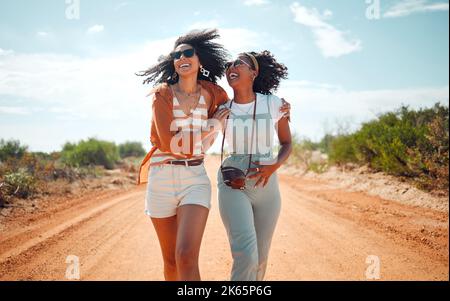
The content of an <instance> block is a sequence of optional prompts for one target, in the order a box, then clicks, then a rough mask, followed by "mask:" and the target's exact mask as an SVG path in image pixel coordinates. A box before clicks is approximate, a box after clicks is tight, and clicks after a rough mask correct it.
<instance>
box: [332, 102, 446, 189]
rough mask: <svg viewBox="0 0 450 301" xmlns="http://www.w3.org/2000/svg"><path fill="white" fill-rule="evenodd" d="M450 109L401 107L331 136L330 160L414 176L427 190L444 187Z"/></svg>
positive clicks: (435, 106) (439, 105)
mask: <svg viewBox="0 0 450 301" xmlns="http://www.w3.org/2000/svg"><path fill="white" fill-rule="evenodd" d="M448 114H449V108H448V106H443V105H441V104H439V103H436V104H435V105H434V106H433V107H432V108H427V109H419V110H412V109H409V108H408V107H407V106H402V107H401V108H400V109H398V110H396V111H394V112H388V113H384V114H381V115H380V116H378V118H377V119H376V120H372V121H370V122H366V123H364V124H363V125H362V127H361V128H360V130H358V131H356V132H355V133H353V134H348V135H341V136H336V137H333V138H332V139H331V143H330V149H329V151H328V154H329V158H330V160H331V163H335V164H345V163H350V162H353V163H358V164H368V165H369V166H370V167H371V168H372V169H374V170H377V171H383V172H386V173H388V174H391V175H395V176H403V177H410V178H413V179H414V180H415V181H416V182H417V183H419V186H421V187H422V188H426V189H429V190H431V189H447V191H448V187H447V186H448V167H449V166H448V163H449V159H448V158H449V117H448V116H449V115H448Z"/></svg>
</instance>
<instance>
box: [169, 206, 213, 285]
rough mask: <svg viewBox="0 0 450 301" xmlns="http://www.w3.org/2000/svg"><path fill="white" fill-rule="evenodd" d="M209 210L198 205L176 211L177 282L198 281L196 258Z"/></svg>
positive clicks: (183, 207) (181, 207) (198, 272)
mask: <svg viewBox="0 0 450 301" xmlns="http://www.w3.org/2000/svg"><path fill="white" fill-rule="evenodd" d="M208 213H209V209H208V208H206V207H204V206H200V205H189V204H187V205H182V206H180V207H178V209H177V223H178V230H177V239H176V247H175V259H176V264H177V272H178V277H179V278H178V280H194V281H198V280H201V279H200V271H199V267H198V257H199V253H200V245H201V242H202V237H203V232H204V230H205V226H206V221H207V219H208Z"/></svg>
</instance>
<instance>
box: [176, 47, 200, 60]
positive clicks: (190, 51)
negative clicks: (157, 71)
mask: <svg viewBox="0 0 450 301" xmlns="http://www.w3.org/2000/svg"><path fill="white" fill-rule="evenodd" d="M194 54H195V49H194V48H189V49H185V50H183V51H175V52H172V53H171V54H170V56H171V57H172V59H174V60H179V59H180V58H181V55H184V57H193V56H194Z"/></svg>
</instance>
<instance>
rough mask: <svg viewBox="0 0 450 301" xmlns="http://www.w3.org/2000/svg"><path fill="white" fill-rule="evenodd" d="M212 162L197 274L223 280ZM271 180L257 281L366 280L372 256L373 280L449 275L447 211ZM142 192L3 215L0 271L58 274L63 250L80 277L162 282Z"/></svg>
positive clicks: (225, 265)
mask: <svg viewBox="0 0 450 301" xmlns="http://www.w3.org/2000/svg"><path fill="white" fill-rule="evenodd" d="M218 164H219V161H218V159H217V158H216V157H208V158H207V170H208V174H209V176H210V178H211V180H212V184H213V202H212V204H213V207H212V209H211V213H210V216H209V219H208V224H207V227H206V231H205V235H204V238H203V244H202V249H201V254H200V269H201V274H202V278H203V279H204V280H227V279H228V277H229V273H230V267H231V255H230V251H229V246H228V241H227V237H226V233H225V230H224V227H223V225H222V221H221V219H220V215H219V212H218V206H217V198H216V196H217V190H216V181H215V180H216V171H217V168H218ZM280 187H281V192H282V212H281V215H280V219H279V222H278V225H277V229H276V232H275V235H274V239H273V244H272V249H271V254H270V258H269V265H268V269H267V273H266V279H267V280H366V279H367V278H366V271H367V270H368V269H369V270H370V268H369V267H370V266H371V263H370V260H369V261H367V262H366V260H368V256H370V255H374V256H377V257H376V258H378V260H379V264H380V265H379V267H380V275H379V276H380V279H381V280H394V279H395V280H448V279H449V275H448V256H449V255H448V213H445V212H439V211H434V210H430V209H424V208H419V207H411V206H407V205H403V204H400V203H397V202H392V201H386V200H383V199H381V198H378V197H373V196H368V195H366V194H364V193H361V192H347V191H343V190H339V189H336V188H334V187H333V186H332V185H330V184H329V183H324V182H317V181H311V180H305V179H302V178H296V177H292V176H287V175H280ZM144 193H145V185H141V186H140V187H136V188H134V189H131V190H128V191H124V192H122V193H117V192H114V193H112V192H110V193H108V192H104V193H100V194H99V193H98V192H92V193H89V194H87V195H86V196H84V197H83V198H81V199H77V200H76V201H68V202H65V203H62V204H59V205H55V208H52V210H48V211H47V212H41V213H37V214H36V215H33V217H32V218H30V217H23V218H22V219H19V220H16V221H13V222H11V223H10V224H8V225H7V226H6V228H4V229H3V230H2V232H1V233H0V279H1V280H23V279H36V280H41V279H43V280H46V279H49V280H50V279H57V280H64V279H66V278H65V273H66V269H67V266H68V264H67V263H66V258H67V256H68V255H75V256H78V258H79V262H80V273H81V280H163V271H162V259H161V254H160V249H159V244H158V241H157V239H156V234H155V232H154V229H153V227H152V225H151V222H150V220H149V218H148V217H146V216H145V215H144V213H143V208H144V207H143V206H144V203H143V202H144V201H143V200H144ZM369 258H370V257H369ZM371 275H374V274H371Z"/></svg>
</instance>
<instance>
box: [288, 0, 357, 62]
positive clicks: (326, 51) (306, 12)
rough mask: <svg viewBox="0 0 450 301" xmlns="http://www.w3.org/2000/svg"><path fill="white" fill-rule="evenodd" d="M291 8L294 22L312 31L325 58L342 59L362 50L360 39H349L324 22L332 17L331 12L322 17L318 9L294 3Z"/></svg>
mask: <svg viewBox="0 0 450 301" xmlns="http://www.w3.org/2000/svg"><path fill="white" fill-rule="evenodd" d="M290 8H291V11H292V13H293V14H294V21H295V22H297V23H299V24H302V25H304V26H306V27H308V28H310V29H311V30H312V32H313V34H314V37H315V42H316V45H317V46H318V47H319V49H320V50H321V52H322V55H323V56H325V57H340V56H343V55H346V54H350V53H352V52H355V51H360V50H361V49H362V46H361V41H360V40H359V39H354V38H349V37H348V33H346V32H343V31H341V30H338V29H337V28H335V27H334V26H332V25H331V24H329V23H327V22H325V21H324V19H326V18H329V17H331V16H332V12H331V11H330V10H325V12H324V13H323V15H321V14H320V13H319V11H318V10H317V9H316V8H312V9H309V8H307V7H305V6H302V5H300V4H299V3H298V2H294V3H293V4H292V5H291V7H290Z"/></svg>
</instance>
